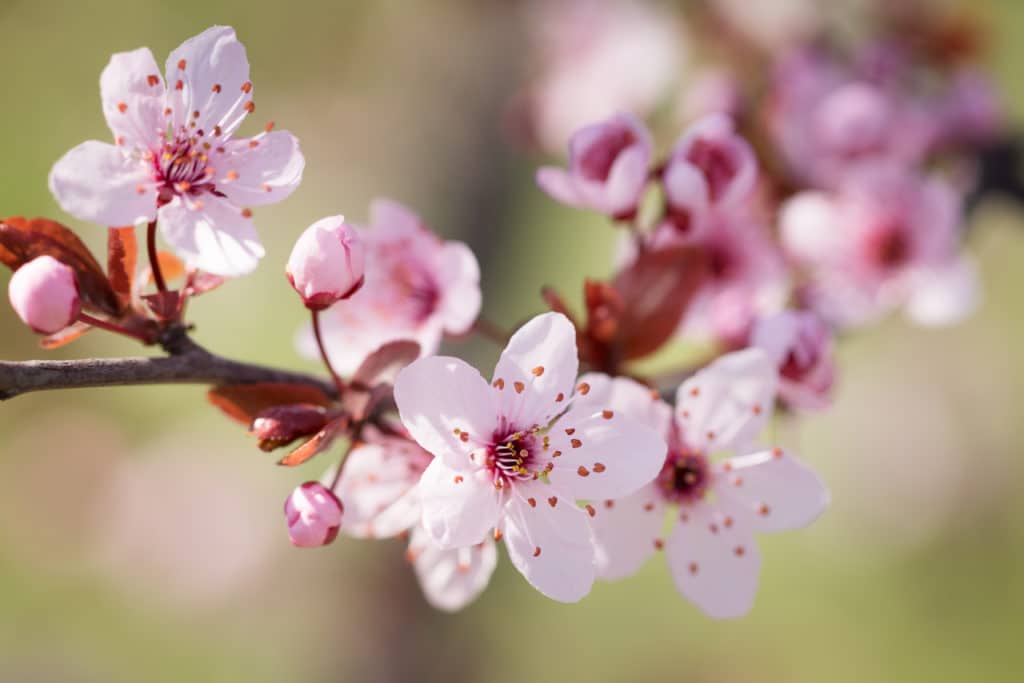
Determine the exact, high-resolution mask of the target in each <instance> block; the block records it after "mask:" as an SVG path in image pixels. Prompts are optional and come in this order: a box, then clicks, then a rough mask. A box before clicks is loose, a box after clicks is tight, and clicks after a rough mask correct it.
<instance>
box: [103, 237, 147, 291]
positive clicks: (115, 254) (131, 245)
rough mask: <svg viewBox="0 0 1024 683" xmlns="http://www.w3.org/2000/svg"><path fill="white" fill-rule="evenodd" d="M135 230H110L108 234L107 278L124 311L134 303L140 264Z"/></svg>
mask: <svg viewBox="0 0 1024 683" xmlns="http://www.w3.org/2000/svg"><path fill="white" fill-rule="evenodd" d="M138 251H139V250H138V244H137V243H136V240H135V228H134V227H128V228H110V230H109V231H108V232H107V276H108V279H109V280H110V286H111V288H112V289H113V290H114V294H116V295H117V300H118V302H119V303H120V304H121V308H122V310H126V309H127V308H128V307H129V306H130V305H131V301H132V292H133V291H134V287H135V267H136V265H137V263H138Z"/></svg>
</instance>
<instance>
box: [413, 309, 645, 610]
mask: <svg viewBox="0 0 1024 683" xmlns="http://www.w3.org/2000/svg"><path fill="white" fill-rule="evenodd" d="M577 367H578V360H577V354H576V331H575V329H574V327H573V326H572V323H570V322H569V320H568V319H567V318H565V316H563V315H561V314H558V313H546V314H543V315H539V316H537V317H535V318H534V319H533V320H531V321H530V322H528V323H527V324H526V325H524V326H523V327H522V328H520V329H519V331H517V332H516V333H515V334H514V335H513V336H512V339H510V340H509V343H508V346H507V347H506V348H505V350H504V351H503V352H502V355H501V358H500V359H499V361H498V364H497V366H496V368H495V370H494V378H493V381H492V382H491V383H488V382H487V381H486V380H484V378H483V377H481V376H480V373H478V372H477V371H476V370H475V369H474V368H472V367H470V366H469V365H467V364H466V363H464V362H462V361H461V360H458V359H456V358H444V357H431V358H421V359H420V360H418V361H416V362H415V363H413V364H412V365H410V366H408V367H407V368H405V369H404V370H403V371H402V373H401V374H400V375H399V376H398V380H397V381H396V383H395V402H396V403H397V405H398V410H399V414H400V416H401V419H402V422H403V423H404V424H405V426H406V428H407V429H408V430H409V433H410V434H411V435H412V436H413V438H414V439H416V441H417V442H418V443H419V444H420V445H421V446H422V447H423V448H424V449H425V450H427V451H429V452H430V453H432V454H433V455H434V460H433V461H432V462H431V463H430V465H429V466H428V467H427V469H426V471H425V472H424V473H423V477H422V479H421V480H420V496H421V500H422V503H423V526H424V528H425V529H426V530H427V532H428V533H429V534H430V536H431V538H433V539H434V541H435V542H436V543H437V544H438V545H439V546H440V547H441V548H444V549H448V548H459V547H463V548H464V547H469V546H473V545H475V544H477V543H480V542H481V541H482V540H483V539H485V538H486V537H487V536H488V535H489V534H490V533H491V532H492V530H493V531H494V533H495V534H496V535H497V536H500V537H503V538H504V540H505V546H506V548H507V550H508V554H509V557H510V559H511V560H512V564H513V565H515V567H516V569H518V570H519V571H520V572H521V573H522V574H523V575H524V576H525V577H526V579H527V580H528V581H529V582H530V583H531V584H533V586H534V587H535V588H537V589H538V590H539V591H541V592H542V593H543V594H545V595H547V596H548V597H551V598H553V599H555V600H559V601H562V602H575V601H577V600H580V599H581V598H582V597H583V596H585V595H586V594H587V593H588V592H589V591H590V587H591V584H592V582H593V579H594V548H593V545H592V540H591V534H590V530H589V527H588V525H587V519H588V515H590V514H594V508H593V507H592V506H591V507H580V506H579V505H578V504H577V502H578V501H581V500H594V499H602V498H612V497H617V496H622V495H628V494H629V493H631V492H633V491H635V490H637V489H638V488H639V487H641V486H643V485H644V484H646V483H648V482H650V481H651V480H652V479H653V478H654V476H655V475H656V474H657V472H658V469H659V468H660V467H661V463H662V461H663V460H664V453H665V444H664V441H662V439H661V437H660V436H659V435H658V434H657V433H655V432H654V431H653V430H651V429H649V428H647V427H645V426H643V425H641V424H640V423H638V422H637V421H635V420H634V419H632V418H630V417H627V416H625V415H622V414H621V413H616V412H614V411H612V410H609V409H607V408H601V409H598V408H597V407H595V406H592V405H589V406H587V407H586V409H583V410H580V409H577V408H576V405H575V404H574V399H575V398H576V397H579V396H585V395H586V394H587V393H588V392H589V390H590V388H589V386H588V385H586V384H580V385H578V386H576V370H577ZM574 386H575V389H574ZM567 408H568V410H566V409H567Z"/></svg>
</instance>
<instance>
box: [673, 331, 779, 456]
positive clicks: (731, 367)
mask: <svg viewBox="0 0 1024 683" xmlns="http://www.w3.org/2000/svg"><path fill="white" fill-rule="evenodd" d="M777 385H778V373H777V371H776V368H775V364H774V363H772V360H771V357H770V356H769V355H768V354H767V353H766V352H765V351H763V350H762V349H745V350H743V351H734V352H732V353H727V354H726V355H724V356H722V357H720V358H719V359H718V360H716V361H715V362H714V363H712V364H711V365H709V366H708V367H706V368H705V369H703V370H701V371H700V372H698V373H697V374H696V375H694V376H693V377H691V378H690V379H688V380H687V381H686V382H684V383H683V385H682V386H680V387H679V390H678V391H677V392H676V418H677V420H678V424H679V428H680V430H681V432H682V437H683V442H684V443H685V444H686V445H687V446H688V447H689V448H690V449H692V450H694V451H696V452H698V453H705V454H707V453H714V452H717V451H721V450H728V449H731V448H737V447H739V446H743V445H746V444H748V443H749V442H750V441H751V440H752V439H753V438H754V437H756V436H757V435H758V434H759V433H760V432H761V430H762V429H764V426H765V424H767V422H768V419H769V418H770V417H771V412H772V407H773V405H774V402H775V391H776V387H777Z"/></svg>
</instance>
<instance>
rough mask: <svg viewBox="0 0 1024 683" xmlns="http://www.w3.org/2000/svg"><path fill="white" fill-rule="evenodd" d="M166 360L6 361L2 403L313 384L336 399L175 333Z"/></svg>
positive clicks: (0, 364) (309, 380) (303, 380)
mask: <svg viewBox="0 0 1024 683" xmlns="http://www.w3.org/2000/svg"><path fill="white" fill-rule="evenodd" d="M160 345H161V347H162V348H163V349H164V350H165V351H166V352H167V353H168V354H169V355H168V356H167V357H162V358H87V359H83V360H62V361H41V360H31V361H17V362H12V361H0V401H5V400H8V399H11V398H14V397H16V396H20V395H21V394H27V393H29V392H33V391H49V390H53V389H82V388H89V387H113V386H137V385H145V384H253V383H257V382H284V383H294V384H309V385H312V386H315V387H317V388H318V389H321V390H322V391H324V392H325V393H326V394H327V395H328V396H332V397H336V396H337V389H336V388H335V387H334V385H333V384H331V383H330V382H328V381H325V380H322V379H320V378H317V377H313V376H311V375H306V374H303V373H299V372H291V371H288V370H280V369H277V368H270V367H266V366H263V365H256V364H253V363H243V362H240V361H234V360H230V359H228V358H222V357H220V356H217V355H215V354H213V353H210V352H209V351H207V350H206V349H204V348H203V347H201V346H199V345H198V344H196V343H195V342H194V341H192V340H191V339H190V338H189V337H188V336H187V334H186V333H185V330H184V328H180V327H179V328H172V329H171V330H168V331H167V333H165V335H164V337H163V338H162V339H161V341H160Z"/></svg>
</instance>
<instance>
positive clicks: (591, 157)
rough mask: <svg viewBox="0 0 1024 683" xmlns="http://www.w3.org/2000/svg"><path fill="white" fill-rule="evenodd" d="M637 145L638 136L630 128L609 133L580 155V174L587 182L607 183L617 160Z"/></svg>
mask: <svg viewBox="0 0 1024 683" xmlns="http://www.w3.org/2000/svg"><path fill="white" fill-rule="evenodd" d="M635 143H636V135H634V134H633V131H631V130H630V129H629V128H620V129H616V130H613V131H608V132H607V133H605V134H604V135H602V136H601V137H600V139H598V140H597V141H595V142H594V144H592V145H591V146H590V147H588V148H587V149H586V150H584V151H583V154H582V155H580V162H579V169H580V174H581V175H582V176H583V177H584V178H586V179H587V180H595V181H598V182H602V183H603V182H605V181H607V180H608V176H609V175H611V172H612V166H614V165H615V160H616V159H618V158H619V155H620V154H622V152H623V151H624V150H626V149H627V148H628V147H631V146H632V145H634V144H635Z"/></svg>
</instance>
